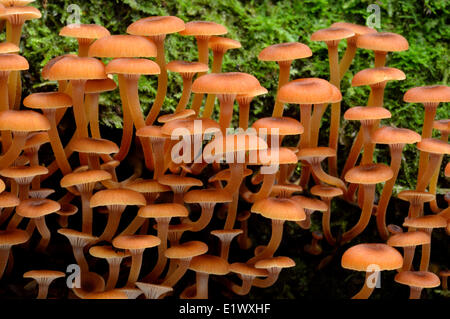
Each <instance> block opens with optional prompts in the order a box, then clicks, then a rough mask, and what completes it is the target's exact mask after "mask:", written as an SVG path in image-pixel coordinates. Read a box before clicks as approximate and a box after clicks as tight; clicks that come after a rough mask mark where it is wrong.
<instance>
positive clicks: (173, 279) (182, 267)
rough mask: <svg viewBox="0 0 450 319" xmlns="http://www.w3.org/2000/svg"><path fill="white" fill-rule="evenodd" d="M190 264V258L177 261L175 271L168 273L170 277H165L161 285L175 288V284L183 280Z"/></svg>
mask: <svg viewBox="0 0 450 319" xmlns="http://www.w3.org/2000/svg"><path fill="white" fill-rule="evenodd" d="M171 262H173V260H171ZM190 263H191V259H190V258H185V259H180V260H179V261H178V266H177V269H176V270H175V271H174V272H172V273H170V275H169V276H168V277H166V279H164V281H163V283H162V285H163V286H168V287H173V286H175V285H176V284H177V282H178V281H180V279H181V278H183V276H184V274H185V273H186V271H187V270H188V268H189V264H190Z"/></svg>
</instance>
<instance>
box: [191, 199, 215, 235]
mask: <svg viewBox="0 0 450 319" xmlns="http://www.w3.org/2000/svg"><path fill="white" fill-rule="evenodd" d="M200 206H201V207H202V213H201V215H200V218H199V219H197V220H196V221H195V222H190V223H189V225H190V226H192V229H191V231H192V232H199V231H201V230H203V229H204V228H205V227H206V226H208V224H209V222H210V221H211V219H212V217H213V214H214V207H215V206H216V204H215V203H201V204H200Z"/></svg>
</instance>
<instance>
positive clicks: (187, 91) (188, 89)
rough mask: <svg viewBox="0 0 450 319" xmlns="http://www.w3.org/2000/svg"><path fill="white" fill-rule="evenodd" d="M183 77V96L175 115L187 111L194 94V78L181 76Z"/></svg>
mask: <svg viewBox="0 0 450 319" xmlns="http://www.w3.org/2000/svg"><path fill="white" fill-rule="evenodd" d="M181 76H182V77H183V94H182V95H181V98H180V101H179V102H178V105H177V108H176V109H175V113H178V112H181V111H183V110H185V109H186V106H187V105H188V103H189V99H190V98H191V93H192V76H187V75H183V74H182V75H181Z"/></svg>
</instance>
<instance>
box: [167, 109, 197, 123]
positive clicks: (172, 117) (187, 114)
mask: <svg viewBox="0 0 450 319" xmlns="http://www.w3.org/2000/svg"><path fill="white" fill-rule="evenodd" d="M195 116H196V113H195V111H194V110H193V109H185V110H182V111H179V112H176V113H173V114H166V115H162V116H160V117H159V118H158V122H159V123H163V124H165V123H168V122H170V121H176V120H183V119H192V118H194V117H195Z"/></svg>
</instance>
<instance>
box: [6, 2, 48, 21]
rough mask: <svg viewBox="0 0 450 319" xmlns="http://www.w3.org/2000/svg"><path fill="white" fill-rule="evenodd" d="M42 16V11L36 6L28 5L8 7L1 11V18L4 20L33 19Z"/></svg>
mask: <svg viewBox="0 0 450 319" xmlns="http://www.w3.org/2000/svg"><path fill="white" fill-rule="evenodd" d="M41 17H42V14H41V12H40V11H39V10H38V9H36V8H35V7H28V6H14V7H7V8H5V9H4V11H3V12H2V13H0V18H1V19H4V20H9V21H14V23H17V22H16V21H21V22H23V21H27V20H33V19H39V18H41Z"/></svg>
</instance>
